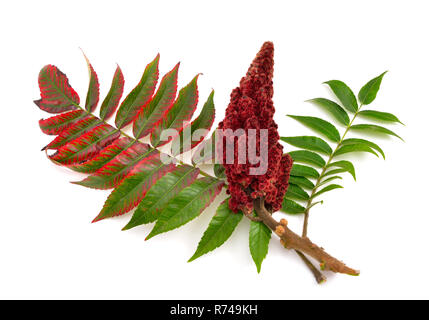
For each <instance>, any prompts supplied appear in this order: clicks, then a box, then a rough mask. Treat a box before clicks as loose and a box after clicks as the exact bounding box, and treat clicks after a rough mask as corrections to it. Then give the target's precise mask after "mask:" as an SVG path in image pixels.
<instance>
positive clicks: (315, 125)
mask: <svg viewBox="0 0 429 320" xmlns="http://www.w3.org/2000/svg"><path fill="white" fill-rule="evenodd" d="M288 117H290V118H292V119H295V120H296V121H298V122H300V123H302V124H303V125H305V126H307V127H309V128H311V129H313V130H314V131H316V132H318V133H320V134H322V135H324V136H325V137H327V138H328V139H329V140H331V141H334V142H338V141H340V139H341V137H340V133H339V132H338V130H337V128H335V126H334V125H332V124H330V123H329V122H328V121H325V120H323V119H320V118H316V117H303V116H293V115H288Z"/></svg>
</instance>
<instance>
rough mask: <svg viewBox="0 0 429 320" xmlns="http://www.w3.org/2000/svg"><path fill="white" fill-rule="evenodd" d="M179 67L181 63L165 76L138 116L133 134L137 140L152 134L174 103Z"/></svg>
mask: <svg viewBox="0 0 429 320" xmlns="http://www.w3.org/2000/svg"><path fill="white" fill-rule="evenodd" d="M179 65H180V63H178V64H176V66H175V67H174V68H173V69H172V70H171V71H170V72H168V73H167V74H166V75H164V77H163V78H162V80H161V83H160V84H159V87H158V90H157V91H156V93H155V95H154V96H153V98H152V100H151V101H150V102H149V103H148V104H147V105H146V106H145V107H143V108H141V109H140V111H139V113H138V114H137V117H136V119H135V120H134V125H133V134H134V137H135V138H136V139H140V138H143V137H144V136H146V135H147V134H149V133H151V132H152V131H153V130H154V129H155V126H156V124H157V123H158V122H159V121H161V120H162V118H163V116H164V114H165V112H166V111H167V110H168V108H169V107H170V106H171V104H172V103H173V101H174V99H175V97H176V91H177V74H178V70H179Z"/></svg>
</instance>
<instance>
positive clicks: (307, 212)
mask: <svg viewBox="0 0 429 320" xmlns="http://www.w3.org/2000/svg"><path fill="white" fill-rule="evenodd" d="M361 108H362V104H360V105H359V108H358V109H357V111H356V113H355V114H354V115H353V118H352V120H351V121H350V122H349V124H348V125H347V127H346V130H345V131H344V134H343V135H342V137H341V139H340V141H338V143H337V145H336V147H335V150H334V151H332V153H331V154H330V155H329V158H328V161H326V164H325V165H324V166H323V167H322V171H321V173H320V176H319V177H318V178H317V180H316V183H315V184H314V188H313V190H312V191H311V194H310V198H309V199H308V201H307V206H306V208H305V211H304V223H303V227H302V236H303V237H306V236H307V232H308V219H309V215H310V209H311V208H312V207H313V206H314V204H315V203H313V196H314V195H315V194H316V192H317V189H318V188H319V187H320V183H321V182H322V179H323V178H324V175H325V173H326V170H327V169H328V167H329V165H330V164H331V162H332V159H333V158H334V154H335V152H336V151H337V150H338V149H339V148H340V146H341V144H342V143H343V141H344V139H345V137H346V135H347V133H348V132H349V130H350V127H351V126H352V124H353V122H354V121H355V119H356V117H357V115H358V113H359V111H360V109H361Z"/></svg>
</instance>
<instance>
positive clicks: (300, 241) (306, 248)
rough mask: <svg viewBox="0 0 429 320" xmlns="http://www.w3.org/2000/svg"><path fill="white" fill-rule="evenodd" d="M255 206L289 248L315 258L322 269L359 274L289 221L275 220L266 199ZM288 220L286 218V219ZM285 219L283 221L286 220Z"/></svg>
mask: <svg viewBox="0 0 429 320" xmlns="http://www.w3.org/2000/svg"><path fill="white" fill-rule="evenodd" d="M253 204H254V208H255V211H256V213H257V214H258V217H259V218H261V219H262V221H263V223H264V224H265V225H266V226H267V227H269V228H270V229H271V230H273V231H274V232H275V233H276V234H277V236H279V238H280V242H281V243H282V245H283V246H284V247H285V248H287V249H294V250H296V251H300V252H302V253H305V254H307V255H309V256H310V257H312V258H314V259H315V260H317V261H318V262H319V263H320V268H321V269H322V270H328V271H332V272H338V273H344V274H349V275H353V276H357V275H359V271H357V270H354V269H352V268H349V267H347V266H346V265H345V264H344V263H343V262H341V261H339V260H338V259H336V258H334V257H332V256H330V255H329V254H327V253H326V252H325V251H324V250H323V249H322V248H320V247H318V246H317V245H315V244H314V243H312V242H311V241H310V239H309V238H307V237H300V236H299V235H297V234H296V233H295V232H293V231H292V230H290V229H289V228H288V227H287V223H280V222H278V221H277V220H275V219H274V218H273V217H272V216H271V213H270V212H269V211H268V210H267V209H266V208H265V204H264V199H263V198H257V199H255V201H254V203H253ZM284 221H286V220H284ZM284 221H283V222H284Z"/></svg>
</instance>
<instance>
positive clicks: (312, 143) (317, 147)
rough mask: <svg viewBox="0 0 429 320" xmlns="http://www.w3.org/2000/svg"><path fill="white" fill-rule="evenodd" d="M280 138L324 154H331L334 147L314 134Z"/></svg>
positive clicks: (296, 145)
mask: <svg viewBox="0 0 429 320" xmlns="http://www.w3.org/2000/svg"><path fill="white" fill-rule="evenodd" d="M280 140H282V141H284V142H286V143H288V144H290V145H292V146H294V147H297V148H302V149H307V150H311V151H316V152H320V153H324V154H327V155H329V154H331V153H332V149H331V147H330V146H329V144H327V143H326V142H325V141H323V140H322V139H320V138H318V137H313V136H299V137H281V138H280Z"/></svg>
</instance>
